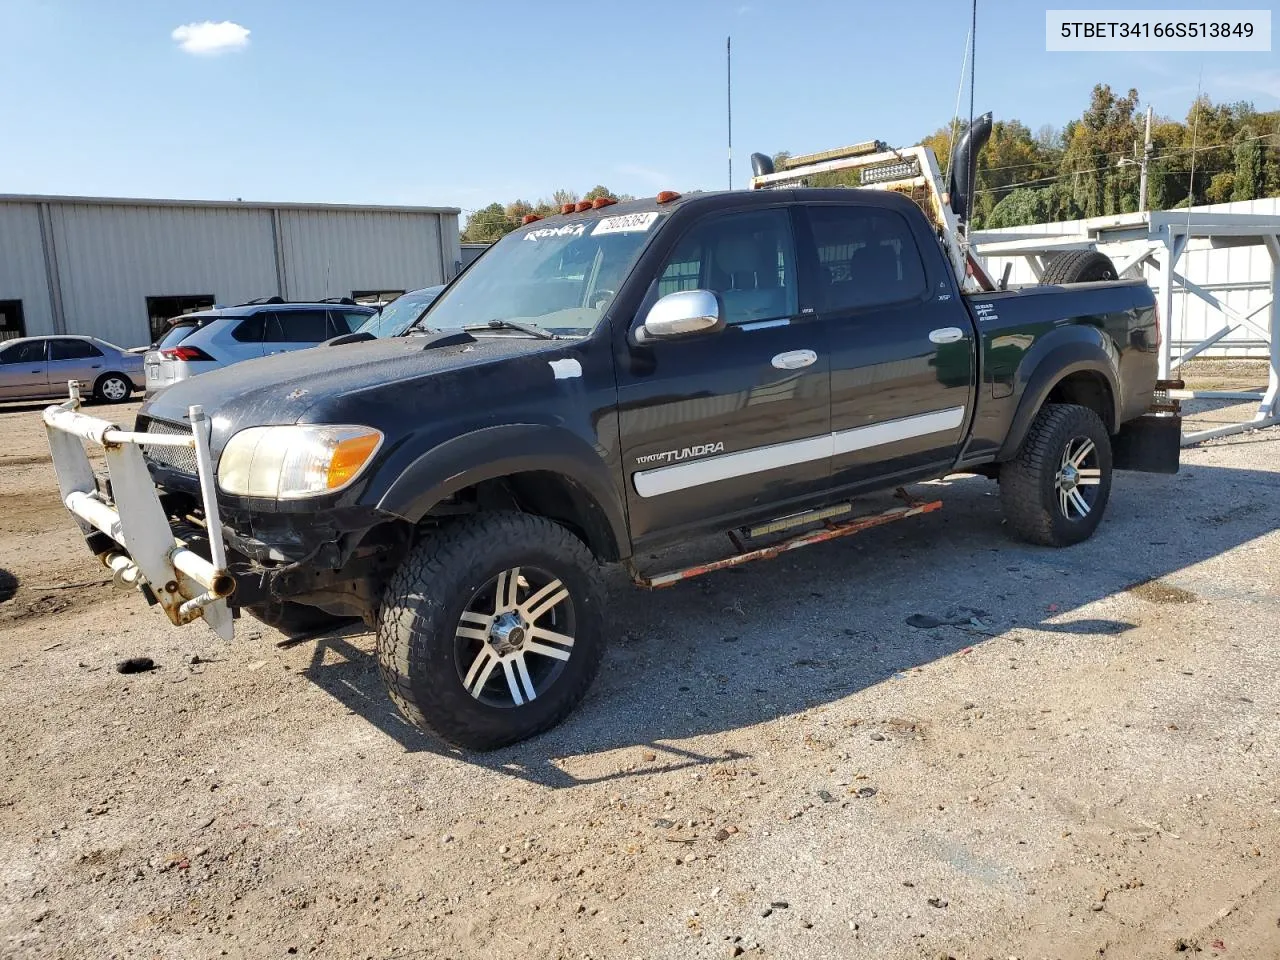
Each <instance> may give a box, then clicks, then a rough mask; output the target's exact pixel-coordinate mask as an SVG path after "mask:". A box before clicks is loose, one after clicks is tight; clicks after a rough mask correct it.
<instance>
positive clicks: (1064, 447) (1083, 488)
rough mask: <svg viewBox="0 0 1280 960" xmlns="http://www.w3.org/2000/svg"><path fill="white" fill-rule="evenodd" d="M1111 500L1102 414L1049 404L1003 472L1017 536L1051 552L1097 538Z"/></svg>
mask: <svg viewBox="0 0 1280 960" xmlns="http://www.w3.org/2000/svg"><path fill="white" fill-rule="evenodd" d="M1110 496H1111V438H1110V436H1109V435H1108V434H1107V428H1106V427H1105V426H1103V423H1102V421H1101V420H1100V419H1099V418H1098V415H1097V414H1096V413H1094V412H1093V411H1092V410H1090V409H1089V408H1088V407H1082V406H1079V405H1078V404H1073V403H1051V404H1047V405H1046V406H1045V407H1044V409H1042V410H1041V411H1040V412H1039V413H1038V414H1037V415H1036V419H1035V421H1034V422H1033V423H1032V424H1031V430H1030V431H1029V432H1028V433H1027V437H1026V439H1025V440H1023V441H1022V446H1021V447H1020V448H1019V450H1018V455H1017V456H1016V457H1014V458H1013V459H1012V460H1011V461H1009V462H1008V463H1006V464H1004V465H1003V466H1002V467H1001V470H1000V504H1001V506H1002V507H1003V508H1004V514H1005V519H1007V520H1008V522H1009V526H1010V528H1011V529H1012V530H1013V532H1014V533H1015V534H1016V535H1017V536H1018V537H1019V538H1020V539H1023V540H1027V541H1029V542H1031V543H1039V544H1042V545H1044V546H1047V547H1066V546H1070V545H1071V544H1074V543H1079V542H1080V541H1082V540H1087V539H1088V538H1089V537H1090V536H1092V535H1093V531H1094V530H1096V529H1097V528H1098V524H1099V523H1100V522H1101V521H1102V514H1103V512H1104V511H1105V510H1106V508H1107V501H1108V499H1109V498H1110Z"/></svg>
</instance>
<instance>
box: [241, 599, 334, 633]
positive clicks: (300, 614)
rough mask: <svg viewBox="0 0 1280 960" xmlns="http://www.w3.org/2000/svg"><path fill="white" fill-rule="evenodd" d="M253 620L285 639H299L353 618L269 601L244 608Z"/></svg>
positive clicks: (277, 601) (288, 603)
mask: <svg viewBox="0 0 1280 960" xmlns="http://www.w3.org/2000/svg"><path fill="white" fill-rule="evenodd" d="M244 609H245V610H246V611H247V612H248V613H249V614H250V615H251V616H252V617H253V618H254V619H255V620H260V621H261V622H262V623H265V624H266V625H267V626H269V627H275V628H276V629H277V630H279V631H280V632H281V633H283V634H284V635H285V636H286V637H300V636H305V635H307V634H314V633H320V632H322V631H324V630H331V629H333V628H335V627H340V626H342V625H343V624H345V623H350V622H351V621H353V620H354V619H355V618H354V617H340V616H338V615H337V614H333V613H328V612H326V611H324V610H321V609H320V608H319V607H309V606H307V605H306V604H305V603H292V602H290V601H288V600H279V599H271V600H268V601H266V602H265V603H254V604H250V605H249V606H247V607H245V608H244Z"/></svg>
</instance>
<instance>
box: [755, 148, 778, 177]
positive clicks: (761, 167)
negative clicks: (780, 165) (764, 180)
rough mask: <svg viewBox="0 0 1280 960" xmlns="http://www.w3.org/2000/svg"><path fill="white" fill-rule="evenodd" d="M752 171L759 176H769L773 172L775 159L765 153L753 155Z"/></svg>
mask: <svg viewBox="0 0 1280 960" xmlns="http://www.w3.org/2000/svg"><path fill="white" fill-rule="evenodd" d="M751 172H752V173H754V174H755V175H756V176H757V177H767V176H768V175H769V174H771V173H773V159H772V158H771V157H770V156H769V155H768V154H765V153H753V154H752V155H751Z"/></svg>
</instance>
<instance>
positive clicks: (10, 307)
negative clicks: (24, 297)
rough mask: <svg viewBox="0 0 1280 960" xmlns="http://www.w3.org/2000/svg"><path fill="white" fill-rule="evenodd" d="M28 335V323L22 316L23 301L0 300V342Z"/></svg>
mask: <svg viewBox="0 0 1280 960" xmlns="http://www.w3.org/2000/svg"><path fill="white" fill-rule="evenodd" d="M26 335H27V321H26V318H25V317H24V316H23V315H22V301H21V300H0V341H4V340H15V339H17V338H18V337H25V336H26Z"/></svg>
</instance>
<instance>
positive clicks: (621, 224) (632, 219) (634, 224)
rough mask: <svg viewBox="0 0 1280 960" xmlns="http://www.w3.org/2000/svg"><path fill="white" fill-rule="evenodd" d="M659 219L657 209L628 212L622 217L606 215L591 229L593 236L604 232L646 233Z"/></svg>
mask: <svg viewBox="0 0 1280 960" xmlns="http://www.w3.org/2000/svg"><path fill="white" fill-rule="evenodd" d="M657 221H658V214H657V212H656V211H652V210H651V211H650V212H648V213H626V214H623V215H622V216H620V217H605V218H604V219H603V220H601V221H600V222H599V223H597V224H596V228H595V229H594V230H592V231H591V235H592V236H593V237H598V236H600V235H601V234H602V233H644V232H645V231H646V230H648V229H649V228H650V227H652V226H653V225H654V224H655V223H656V222H657Z"/></svg>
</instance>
